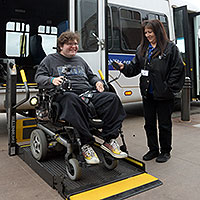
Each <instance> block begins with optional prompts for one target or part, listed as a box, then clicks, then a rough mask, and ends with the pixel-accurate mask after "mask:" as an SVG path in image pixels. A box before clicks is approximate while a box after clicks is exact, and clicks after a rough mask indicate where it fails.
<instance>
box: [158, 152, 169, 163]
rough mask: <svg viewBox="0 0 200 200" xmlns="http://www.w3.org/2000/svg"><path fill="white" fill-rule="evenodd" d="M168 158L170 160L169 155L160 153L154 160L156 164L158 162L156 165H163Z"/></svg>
mask: <svg viewBox="0 0 200 200" xmlns="http://www.w3.org/2000/svg"><path fill="white" fill-rule="evenodd" d="M170 158H171V155H170V153H161V154H159V156H158V157H157V158H156V162H158V163H164V162H167V161H168V160H169V159H170Z"/></svg>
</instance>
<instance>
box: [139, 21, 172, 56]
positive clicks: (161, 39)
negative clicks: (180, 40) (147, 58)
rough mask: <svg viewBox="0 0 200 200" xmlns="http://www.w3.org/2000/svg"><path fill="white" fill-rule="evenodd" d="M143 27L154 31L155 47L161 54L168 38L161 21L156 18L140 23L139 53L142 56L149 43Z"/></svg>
mask: <svg viewBox="0 0 200 200" xmlns="http://www.w3.org/2000/svg"><path fill="white" fill-rule="evenodd" d="M145 28H149V29H152V31H153V32H154V34H155V36H156V40H157V47H158V49H159V52H160V53H161V54H163V51H164V49H165V47H166V45H167V43H168V41H169V38H168V36H167V33H166V31H165V28H164V26H163V24H162V22H160V20H158V19H154V20H145V21H143V23H142V39H141V43H140V54H141V55H142V56H144V53H145V52H146V49H147V48H148V45H149V41H148V40H147V38H146V37H145V33H144V30H145Z"/></svg>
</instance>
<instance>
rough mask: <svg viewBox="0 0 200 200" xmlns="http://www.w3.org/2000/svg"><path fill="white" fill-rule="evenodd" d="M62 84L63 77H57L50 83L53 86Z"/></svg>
mask: <svg viewBox="0 0 200 200" xmlns="http://www.w3.org/2000/svg"><path fill="white" fill-rule="evenodd" d="M62 82H63V76H59V77H56V78H54V79H53V80H52V83H53V84H54V85H56V86H57V85H60V84H61V83H62Z"/></svg>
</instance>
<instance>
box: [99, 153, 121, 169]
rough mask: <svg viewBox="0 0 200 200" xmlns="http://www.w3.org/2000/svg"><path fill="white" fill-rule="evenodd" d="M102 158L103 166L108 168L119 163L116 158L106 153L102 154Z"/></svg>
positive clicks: (113, 167)
mask: <svg viewBox="0 0 200 200" xmlns="http://www.w3.org/2000/svg"><path fill="white" fill-rule="evenodd" d="M102 160H103V164H104V166H105V167H106V168H107V169H109V170H113V169H115V168H116V167H117V165H118V163H119V161H118V160H117V159H115V158H113V157H112V156H110V155H107V154H103V157H102Z"/></svg>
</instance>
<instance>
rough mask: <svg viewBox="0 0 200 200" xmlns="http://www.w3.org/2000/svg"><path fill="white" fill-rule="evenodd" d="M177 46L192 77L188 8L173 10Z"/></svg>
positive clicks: (187, 73)
mask: <svg viewBox="0 0 200 200" xmlns="http://www.w3.org/2000/svg"><path fill="white" fill-rule="evenodd" d="M173 13H174V26H175V38H176V45H177V46H178V48H179V51H180V52H181V55H182V58H183V61H184V62H185V64H186V68H187V70H186V75H187V76H189V77H190V69H189V67H190V55H189V24H188V14H187V6H182V7H178V8H174V9H173Z"/></svg>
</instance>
